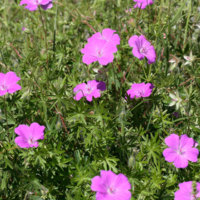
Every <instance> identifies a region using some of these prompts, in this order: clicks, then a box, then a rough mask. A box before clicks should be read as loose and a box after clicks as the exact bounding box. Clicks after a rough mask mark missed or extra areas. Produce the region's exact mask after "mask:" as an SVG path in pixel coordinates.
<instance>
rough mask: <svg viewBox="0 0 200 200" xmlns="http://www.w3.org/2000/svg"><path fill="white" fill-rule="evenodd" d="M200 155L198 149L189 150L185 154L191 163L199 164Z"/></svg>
mask: <svg viewBox="0 0 200 200" xmlns="http://www.w3.org/2000/svg"><path fill="white" fill-rule="evenodd" d="M198 155H199V150H198V149H196V148H191V149H188V150H187V151H186V152H185V154H184V156H185V158H187V159H188V160H189V161H192V162H197V160H198Z"/></svg>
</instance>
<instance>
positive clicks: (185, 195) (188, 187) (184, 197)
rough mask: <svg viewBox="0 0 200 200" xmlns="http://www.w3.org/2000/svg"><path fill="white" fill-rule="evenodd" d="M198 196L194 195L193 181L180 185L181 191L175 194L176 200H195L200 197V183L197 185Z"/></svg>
mask: <svg viewBox="0 0 200 200" xmlns="http://www.w3.org/2000/svg"><path fill="white" fill-rule="evenodd" d="M196 184H197V185H196V192H197V193H196V194H193V187H192V181H188V182H183V183H180V184H179V185H178V186H179V188H180V189H179V190H178V191H176V192H175V193H174V195H175V199H174V200H195V199H197V198H198V197H200V183H198V182H197V183H196Z"/></svg>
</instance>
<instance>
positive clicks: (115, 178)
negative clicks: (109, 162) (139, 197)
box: [91, 170, 131, 200]
mask: <svg viewBox="0 0 200 200" xmlns="http://www.w3.org/2000/svg"><path fill="white" fill-rule="evenodd" d="M130 189H131V184H130V183H129V181H128V178H127V177H126V176H125V175H123V174H119V175H116V174H115V173H113V172H112V171H110V170H109V171H104V170H101V176H95V177H94V178H93V179H92V185H91V190H93V191H96V192H97V193H96V200H117V199H118V200H119V199H120V200H130V199H131V192H130V191H129V190H130Z"/></svg>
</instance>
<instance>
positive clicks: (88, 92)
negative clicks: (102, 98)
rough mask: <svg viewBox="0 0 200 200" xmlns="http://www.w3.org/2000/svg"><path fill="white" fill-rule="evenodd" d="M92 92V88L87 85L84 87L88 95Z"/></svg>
mask: <svg viewBox="0 0 200 200" xmlns="http://www.w3.org/2000/svg"><path fill="white" fill-rule="evenodd" d="M92 91H93V88H91V87H90V86H88V85H87V87H86V93H87V94H90V93H92Z"/></svg>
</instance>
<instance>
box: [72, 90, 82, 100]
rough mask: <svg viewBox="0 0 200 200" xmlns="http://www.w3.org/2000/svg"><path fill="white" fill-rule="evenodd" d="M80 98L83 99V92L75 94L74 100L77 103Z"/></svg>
mask: <svg viewBox="0 0 200 200" xmlns="http://www.w3.org/2000/svg"><path fill="white" fill-rule="evenodd" d="M82 97H84V94H83V91H79V92H77V93H76V96H75V97H74V100H76V101H79V100H80V99H81V98H82Z"/></svg>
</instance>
